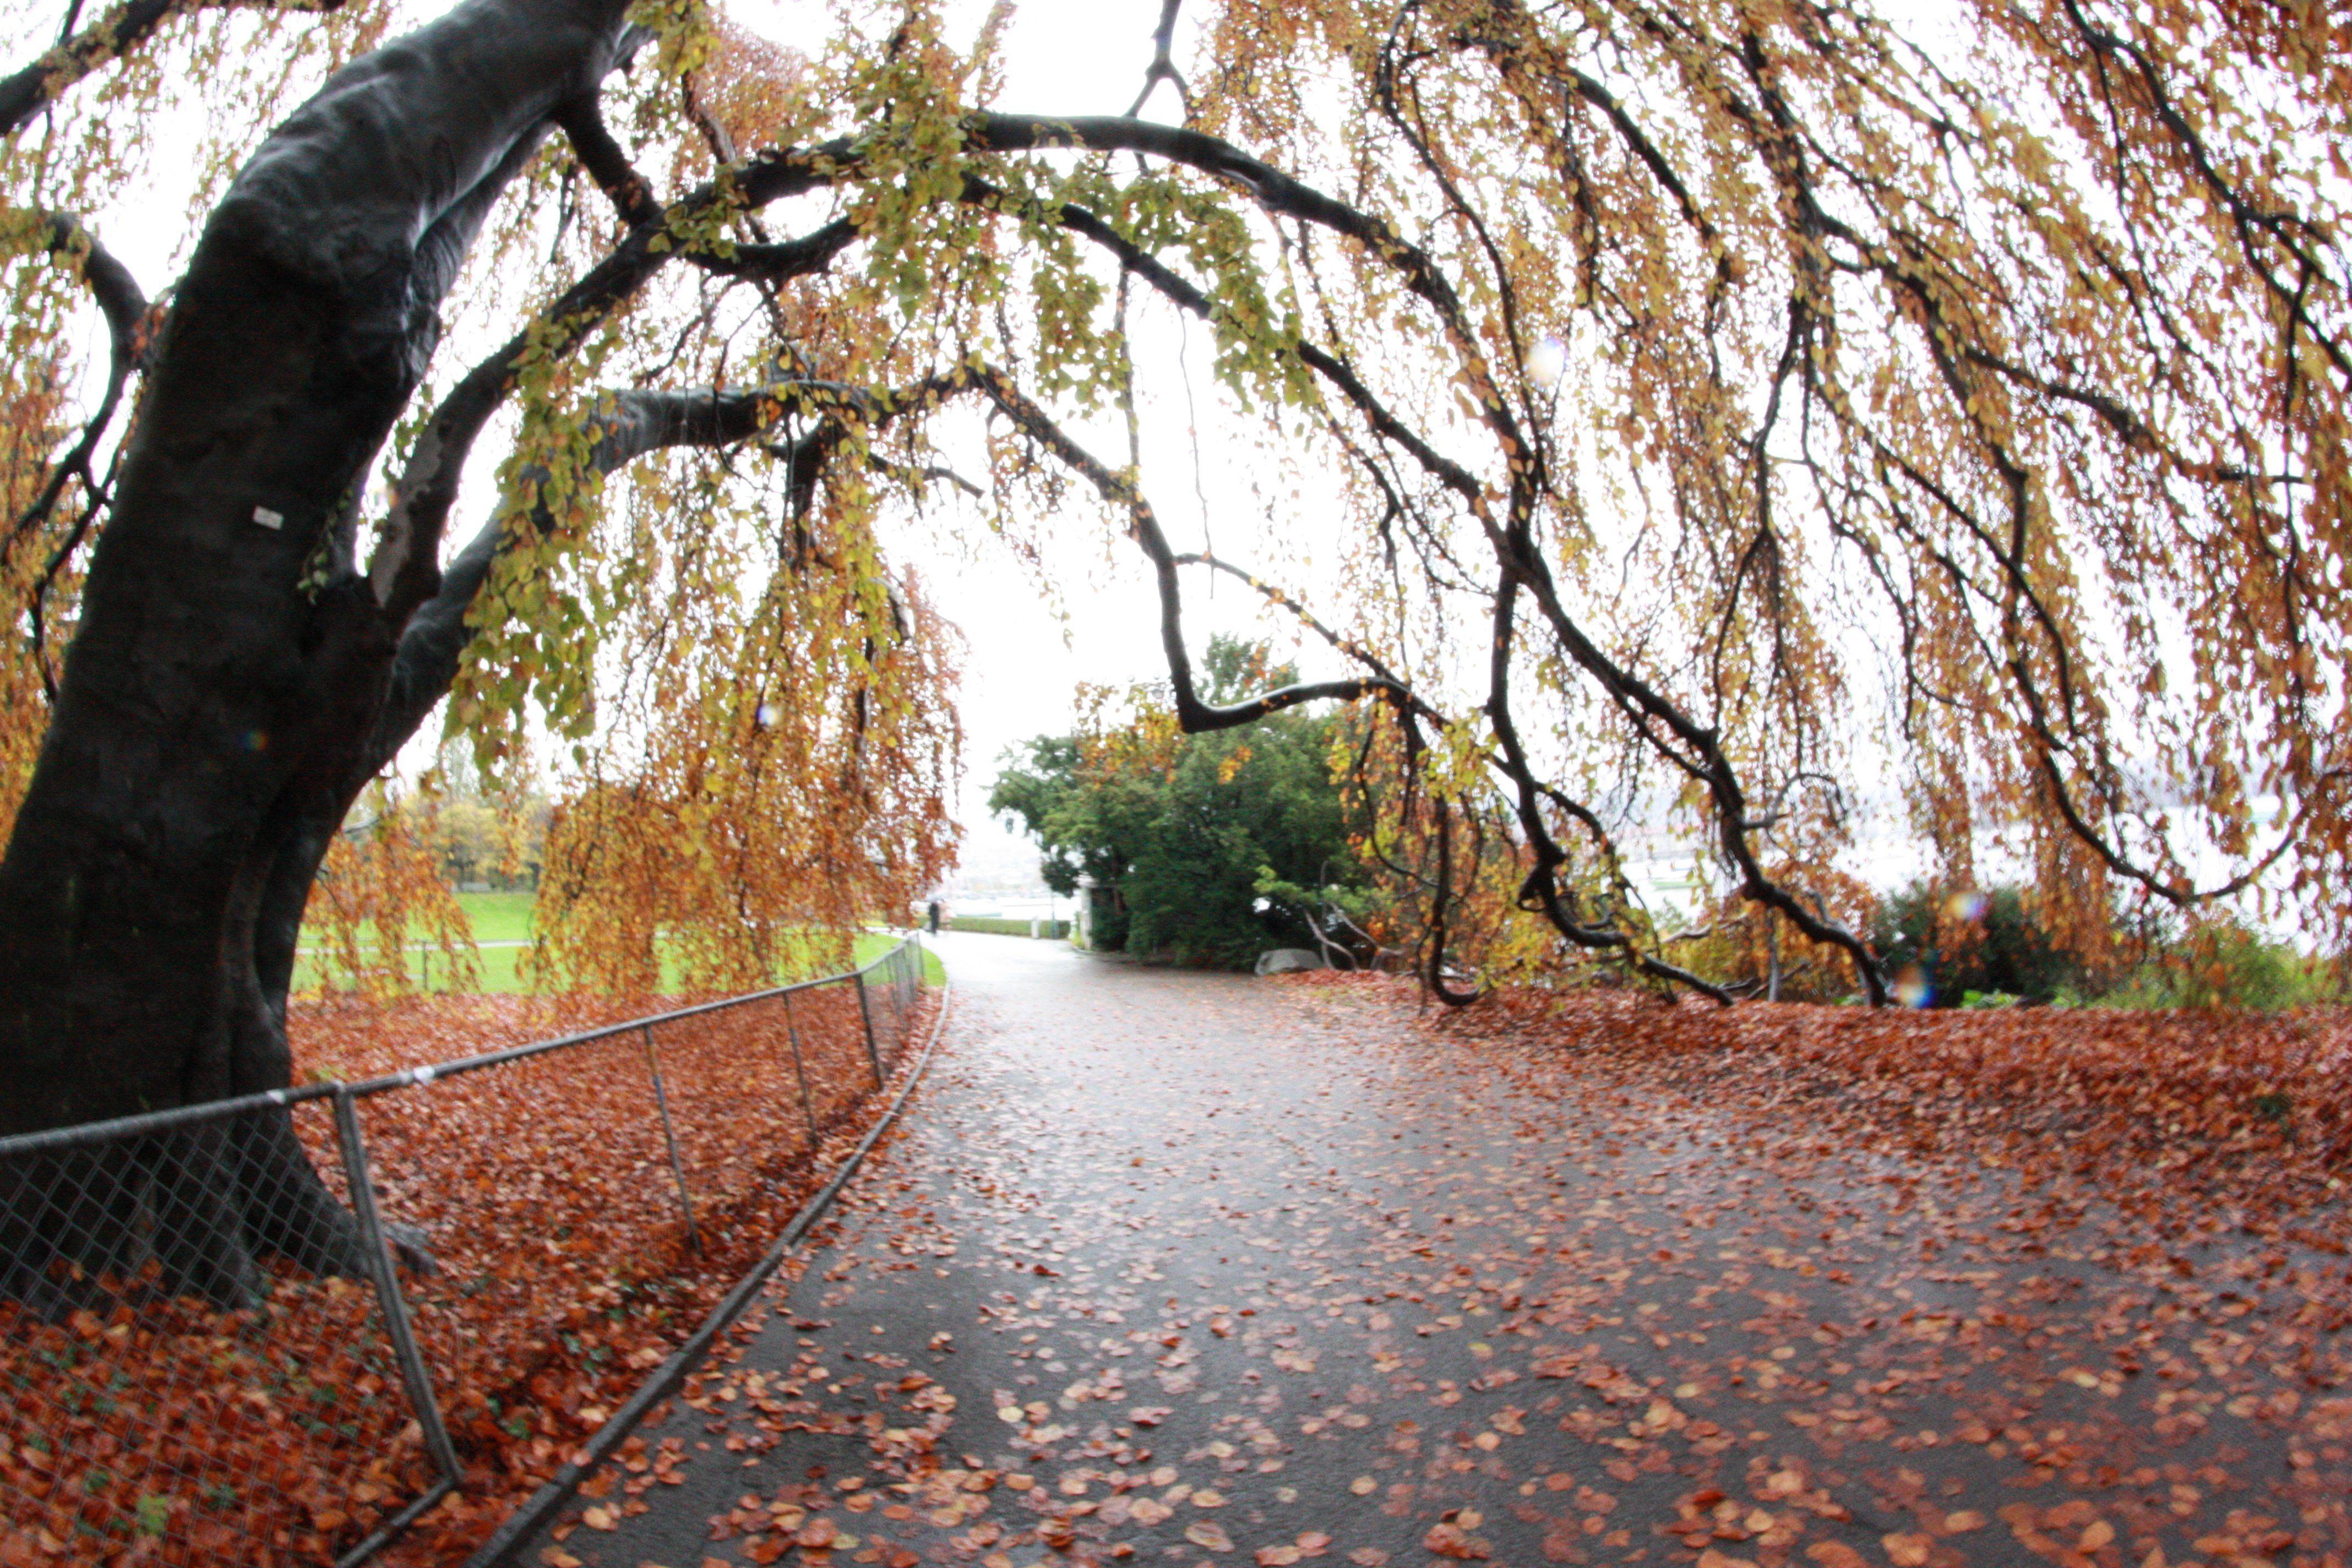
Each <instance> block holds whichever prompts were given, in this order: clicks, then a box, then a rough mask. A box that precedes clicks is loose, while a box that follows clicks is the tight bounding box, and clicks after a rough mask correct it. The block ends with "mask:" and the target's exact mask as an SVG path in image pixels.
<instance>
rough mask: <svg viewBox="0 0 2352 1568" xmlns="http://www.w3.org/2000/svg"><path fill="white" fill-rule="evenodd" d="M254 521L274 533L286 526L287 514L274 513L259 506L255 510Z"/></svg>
mask: <svg viewBox="0 0 2352 1568" xmlns="http://www.w3.org/2000/svg"><path fill="white" fill-rule="evenodd" d="M253 521H256V522H257V523H259V524H261V526H262V527H264V528H266V529H268V530H269V531H271V532H273V533H274V532H276V531H278V530H279V529H281V528H283V527H285V526H286V514H285V513H284V512H282V511H272V510H269V509H268V507H266V506H257V507H255V508H254V509H253Z"/></svg>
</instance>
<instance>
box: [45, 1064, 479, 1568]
mask: <svg viewBox="0 0 2352 1568" xmlns="http://www.w3.org/2000/svg"><path fill="white" fill-rule="evenodd" d="M339 1155H340V1149H339V1146H338V1144H337V1142H336V1136H335V1128H334V1123H333V1119H332V1116H331V1112H330V1110H329V1107H328V1105H327V1102H326V1101H323V1100H310V1101H307V1102H302V1103H298V1104H295V1105H292V1106H289V1107H278V1106H265V1107H262V1108H258V1109H249V1110H244V1111H242V1112H239V1113H236V1114H232V1115H226V1116H222V1117H219V1118H215V1119H210V1120H205V1121H197V1122H194V1123H193V1124H188V1125H182V1126H175V1127H171V1128H168V1129H165V1130H163V1131H152V1132H148V1133H145V1134H142V1135H138V1136H133V1137H129V1138H116V1139H110V1140H105V1141H94V1142H87V1143H81V1144H76V1145H71V1146H68V1147H66V1148H62V1149H58V1148H51V1149H47V1150H41V1151H37V1152H10V1151H9V1150H8V1149H7V1148H6V1147H5V1145H0V1267H5V1270H6V1272H5V1278H0V1394H5V1401H6V1409H5V1412H0V1498H5V1523H0V1561H8V1562H11V1563H15V1562H19V1561H22V1562H27V1563H44V1562H59V1563H100V1562H112V1561H114V1560H116V1559H117V1558H118V1557H120V1556H122V1555H124V1554H127V1553H128V1554H135V1555H136V1557H137V1559H138V1560H140V1561H149V1562H158V1563H173V1564H190V1565H207V1568H209V1565H211V1564H220V1565H221V1568H247V1565H253V1564H277V1563H316V1562H321V1561H330V1560H331V1559H332V1557H333V1556H334V1555H335V1553H336V1552H337V1551H338V1550H339V1549H340V1548H341V1547H343V1546H347V1545H349V1544H350V1543H351V1542H354V1541H356V1540H358V1539H359V1538H361V1537H362V1536H364V1535H366V1534H367V1533H368V1532H369V1531H371V1530H373V1528H375V1527H376V1526H377V1525H378V1524H380V1523H381V1522H383V1520H384V1519H385V1518H386V1517H388V1516H389V1515H390V1514H392V1513H393V1512H394V1510H397V1509H398V1508H399V1507H400V1506H401V1505H402V1504H404V1503H405V1502H408V1501H410V1500H414V1499H415V1498H417V1497H419V1496H421V1495H422V1494H424V1493H425V1491H426V1490H427V1489H429V1488H430V1487H431V1486H432V1485H433V1484H434V1482H435V1480H436V1479H437V1477H436V1468H435V1466H434V1465H433V1463H432V1461H431V1459H430V1458H429V1457H428V1456H427V1454H426V1452H425V1446H424V1441H423V1432H422V1428H421V1426H420V1424H419V1422H418V1421H417V1419H416V1412H415V1409H413V1408H412V1407H411V1405H409V1403H408V1398H407V1395H406V1393H405V1391H404V1387H403V1384H402V1381H401V1375H400V1371H399V1368H398V1366H397V1365H396V1362H395V1357H394V1352H393V1350H392V1348H391V1345H390V1342H388V1340H387V1338H386V1336H385V1333H384V1327H383V1318H382V1312H381V1309H380V1306H379V1303H378V1301H377V1299H376V1294H375V1291H374V1289H373V1284H372V1283H371V1281H370V1279H369V1269H368V1263H367V1256H366V1253H365V1250H364V1244H363V1242H362V1237H361V1235H360V1233H359V1229H358V1227H357V1225H356V1223H355V1221H354V1220H353V1218H352V1215H351V1213H350V1211H349V1210H348V1208H346V1207H345V1206H344V1205H343V1202H342V1199H343V1196H344V1193H343V1184H342V1180H341V1160H340V1158H339Z"/></svg>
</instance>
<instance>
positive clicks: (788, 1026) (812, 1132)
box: [784, 991, 816, 1146]
mask: <svg viewBox="0 0 2352 1568" xmlns="http://www.w3.org/2000/svg"><path fill="white" fill-rule="evenodd" d="M784 1038H785V1039H786V1040H788V1041H790V1042H791V1043H792V1047H793V1076H794V1077H796V1078H798V1079H800V1080H801V1114H802V1115H803V1116H805V1117H807V1118H808V1129H809V1142H810V1144H811V1145H812V1146H814V1144H815V1142H816V1101H815V1100H812V1099H810V1098H809V1086H808V1063H807V1062H805V1061H803V1059H802V1058H801V1031H800V1026H799V1025H797V1024H795V1023H793V994H792V993H791V992H789V991H787V992H785V993H784Z"/></svg>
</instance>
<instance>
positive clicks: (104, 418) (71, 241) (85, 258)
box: [0, 213, 152, 561]
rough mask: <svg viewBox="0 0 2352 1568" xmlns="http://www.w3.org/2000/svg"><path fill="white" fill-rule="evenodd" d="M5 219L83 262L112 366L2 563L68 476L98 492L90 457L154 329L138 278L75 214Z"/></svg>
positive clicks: (54, 251) (3, 549)
mask: <svg viewBox="0 0 2352 1568" xmlns="http://www.w3.org/2000/svg"><path fill="white" fill-rule="evenodd" d="M6 221H7V222H8V223H9V224H10V225H11V226H15V225H16V224H25V225H27V226H31V227H33V228H34V229H35V230H36V234H37V239H36V243H37V245H38V246H39V247H40V248H42V249H44V250H46V251H47V252H48V253H49V254H50V255H51V256H54V257H58V258H62V259H65V260H67V261H68V262H72V263H75V264H78V265H79V268H80V270H81V275H82V280H83V281H84V282H85V283H87V284H88V285H89V292H90V298H91V300H93V301H94V302H95V303H96V304H97V306H98V308H99V310H100V313H101V314H102V315H104V316H105V318H106V331H107V354H108V364H107V374H106V390H105V392H104V393H103V394H101V395H100V398H99V405H98V408H97V410H96V411H95V412H93V413H92V414H91V415H90V416H89V420H88V422H86V423H85V424H84V425H83V426H82V433H81V435H80V437H79V438H78V439H77V440H76V441H75V442H74V444H73V446H72V447H70V448H68V450H67V452H66V454H65V456H63V457H62V458H58V461H57V463H56V464H55V465H54V466H53V467H52V468H50V470H49V477H48V479H47V481H46V482H45V483H44V484H43V485H42V487H41V489H40V492H39V494H37V496H36V497H35V498H34V500H33V501H32V503H31V504H30V505H28V506H27V507H26V509H25V510H24V512H23V513H22V514H20V515H19V516H18V517H17V518H16V521H15V522H14V523H13V524H12V525H11V526H10V528H9V530H8V537H7V538H6V539H5V540H0V561H5V559H6V558H7V555H8V552H9V551H10V550H12V549H14V548H15V546H16V542H17V540H18V539H20V538H22V537H23V536H24V535H25V534H26V533H27V532H30V531H32V530H34V529H36V528H37V527H39V526H40V524H41V523H42V522H43V521H46V520H47V518H48V516H49V515H50V513H51V512H53V511H54V510H56V509H57V504H58V498H59V497H60V496H62V495H63V494H64V493H65V487H66V485H67V483H68V481H69V480H71V479H75V478H77V477H79V478H80V479H82V480H83V482H84V483H85V484H86V485H88V486H89V488H90V489H92V490H93V491H94V490H95V489H97V484H96V481H95V479H93V478H92V476H91V475H90V473H89V459H90V457H91V455H92V454H93V453H95V452H96V451H97V450H98V444H99V442H100V440H101V439H102V438H103V437H104V436H105V434H106V430H107V427H108V426H110V425H111V424H113V422H114V415H115V410H116V409H117V408H118V407H119V406H120V405H121V401H122V391H123V388H124V387H125V386H126V385H128V384H130V380H131V375H132V374H133V373H134V372H136V371H137V370H138V368H139V366H140V363H141V361H142V358H143V357H144V355H145V353H146V348H147V341H148V339H149V337H150V336H151V335H152V322H151V321H150V320H149V308H148V304H147V296H146V294H145V293H144V292H143V291H142V290H141V289H140V287H139V282H138V279H134V278H133V277H131V269H130V268H127V267H125V266H123V264H122V263H121V261H120V260H118V259H117V258H115V256H114V255H113V253H112V252H110V251H109V250H108V249H107V248H106V247H104V246H102V245H100V244H99V242H98V241H97V239H96V238H94V237H92V236H91V235H90V232H89V230H88V229H87V228H85V227H83V226H82V222H81V220H80V219H79V218H78V217H76V216H74V215H73V214H71V213H13V214H10V215H8V216H7V220H6Z"/></svg>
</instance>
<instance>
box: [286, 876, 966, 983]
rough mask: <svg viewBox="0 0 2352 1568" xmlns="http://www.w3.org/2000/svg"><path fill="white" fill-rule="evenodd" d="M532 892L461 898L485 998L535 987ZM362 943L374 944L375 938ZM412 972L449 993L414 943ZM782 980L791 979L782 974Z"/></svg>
mask: <svg viewBox="0 0 2352 1568" xmlns="http://www.w3.org/2000/svg"><path fill="white" fill-rule="evenodd" d="M531 899H532V895H531V894H530V893H460V894H458V895H457V903H458V905H459V907H461V908H462V909H464V910H465V911H466V918H467V920H468V921H471V922H472V924H473V928H474V942H475V944H476V949H477V953H476V963H477V964H478V967H479V968H480V970H481V976H482V983H481V986H480V989H481V990H482V991H484V992H486V993H490V994H500V995H514V994H524V993H528V992H529V991H530V989H531V987H530V985H529V984H526V983H524V982H523V981H522V980H521V979H520V978H519V977H518V976H517V975H516V973H515V965H516V963H517V961H518V960H520V958H521V957H522V955H523V952H524V950H525V948H526V947H527V946H528V945H529V943H530V908H531ZM362 941H364V942H373V936H372V935H368V936H363V937H362ZM897 942H898V938H897V937H895V936H892V935H889V934H888V933H887V932H884V931H865V932H862V933H860V934H859V936H858V938H857V946H856V958H857V962H858V963H861V964H863V963H872V962H873V961H874V960H876V959H877V958H879V957H881V956H882V955H883V954H884V953H886V952H889V951H890V949H891V948H892V947H893V946H895V945H896V944H897ZM317 945H318V943H317V942H315V940H314V939H313V936H312V934H311V932H310V929H309V928H308V927H305V928H304V930H303V932H302V940H301V946H302V949H303V950H304V953H305V956H304V957H302V958H300V959H299V960H298V961H297V963H296V964H295V967H294V988H295V989H296V990H297V991H305V990H309V989H311V988H312V987H315V986H316V985H317V984H318V983H319V970H318V967H317V965H316V963H314V962H313V960H312V959H311V958H310V957H309V956H308V953H309V951H310V949H311V948H313V947H315V946H317ZM408 963H409V973H411V974H413V975H415V976H416V978H417V980H418V982H419V983H420V984H422V985H423V986H424V987H425V989H426V990H427V991H444V992H446V991H447V990H449V989H450V980H449V973H448V967H449V966H448V961H447V960H446V959H445V958H444V957H443V956H442V955H441V953H440V952H439V950H438V949H435V948H423V949H420V948H418V947H417V946H416V945H415V943H414V942H412V943H411V945H410V949H409V954H408ZM777 978H778V979H780V980H781V979H785V978H788V976H786V975H783V974H781V973H780V974H779V975H778V976H777ZM946 979H947V972H946V970H944V969H943V968H941V967H940V959H939V954H937V953H935V952H929V951H926V952H924V954H923V983H924V984H927V985H940V984H945V983H946Z"/></svg>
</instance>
